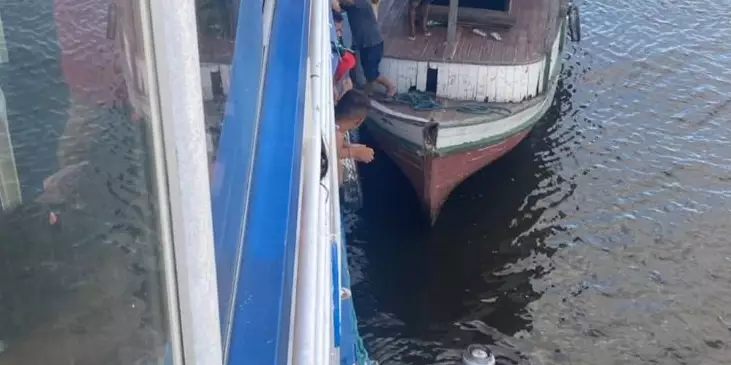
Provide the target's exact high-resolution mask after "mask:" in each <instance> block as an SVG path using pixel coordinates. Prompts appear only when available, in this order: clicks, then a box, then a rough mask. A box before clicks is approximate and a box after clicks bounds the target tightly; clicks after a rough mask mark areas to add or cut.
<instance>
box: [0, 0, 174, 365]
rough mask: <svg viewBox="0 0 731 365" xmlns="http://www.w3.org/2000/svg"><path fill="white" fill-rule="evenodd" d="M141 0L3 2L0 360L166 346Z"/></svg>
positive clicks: (118, 362)
mask: <svg viewBox="0 0 731 365" xmlns="http://www.w3.org/2000/svg"><path fill="white" fill-rule="evenodd" d="M111 2H114V3H115V4H116V7H111V6H109V4H110V3H111ZM141 3H145V2H141V1H135V0H90V1H81V2H80V1H76V0H54V1H51V0H48V1H9V2H4V3H3V6H2V26H0V29H2V31H1V32H0V35H1V36H0V40H2V41H0V51H2V52H0V56H1V55H5V54H6V53H7V54H9V55H10V57H9V58H7V57H6V58H5V61H8V62H6V63H0V85H2V95H4V98H0V158H2V164H0V174H1V175H2V179H0V184H2V186H0V191H2V192H8V191H17V192H18V194H16V196H15V198H14V199H12V204H3V206H2V208H0V257H2V258H3V263H2V265H0V363H2V364H8V365H24V364H44V365H62V364H104V365H128V364H162V363H163V361H165V357H166V356H167V355H169V354H170V353H171V352H172V351H171V350H170V346H171V345H170V344H171V343H175V341H173V340H171V336H173V335H172V333H173V332H174V330H171V322H172V321H171V320H169V319H171V318H176V317H177V314H175V311H176V308H175V307H174V306H173V307H172V308H168V306H167V305H166V303H174V301H173V302H171V300H173V299H171V296H169V295H167V293H170V292H171V289H170V283H168V282H166V280H165V279H164V278H165V277H166V276H167V277H173V276H172V274H170V273H171V272H172V271H171V267H170V265H169V264H168V260H167V259H166V257H169V256H165V254H164V253H165V252H166V248H165V247H166V244H167V243H165V241H164V240H163V239H162V238H161V237H163V235H162V234H161V232H162V230H161V227H162V224H161V221H162V218H161V217H163V213H162V212H164V211H165V209H167V207H166V205H167V204H165V199H164V197H161V196H159V194H158V193H157V191H158V187H159V186H160V184H159V183H158V182H157V181H156V179H155V178H154V176H155V175H156V171H155V169H154V168H153V164H152V161H153V153H152V147H151V142H149V141H150V140H151V139H152V138H153V133H152V131H153V128H152V127H153V125H152V123H153V119H152V118H150V116H149V114H150V113H149V106H150V100H151V99H152V98H151V96H149V95H147V93H146V90H147V88H144V87H142V88H140V87H137V86H140V85H137V82H138V81H142V84H141V85H148V84H149V80H147V75H148V74H150V72H147V71H146V70H147V69H148V67H149V63H150V60H148V59H146V57H145V53H144V52H141V48H142V47H141V46H140V44H141V43H142V42H143V41H142V39H140V36H139V34H136V33H135V30H136V29H140V28H141V26H140V24H141V23H140V18H141V17H140V16H139V13H138V12H139V11H140V9H139V8H138V6H139V4H141ZM135 85H137V86H135ZM2 151H12V152H13V155H14V158H13V159H12V160H11V159H7V158H6V157H7V155H6V153H4V152H2ZM7 196H8V195H7V194H6V195H4V196H3V199H4V203H5V202H7V201H11V199H8V198H7ZM161 202H162V203H161ZM173 328H174V327H173Z"/></svg>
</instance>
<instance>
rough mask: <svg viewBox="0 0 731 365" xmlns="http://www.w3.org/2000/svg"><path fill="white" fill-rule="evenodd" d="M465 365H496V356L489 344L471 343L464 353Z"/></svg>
mask: <svg viewBox="0 0 731 365" xmlns="http://www.w3.org/2000/svg"><path fill="white" fill-rule="evenodd" d="M462 363H463V364H464V365H495V356H493V354H492V351H490V349H489V348H488V347H487V346H483V345H469V346H468V347H467V350H465V352H464V353H463V354H462Z"/></svg>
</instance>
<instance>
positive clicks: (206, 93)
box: [201, 63, 218, 101]
mask: <svg viewBox="0 0 731 365" xmlns="http://www.w3.org/2000/svg"><path fill="white" fill-rule="evenodd" d="M217 68H218V65H213V64H210V63H202V64H201V87H202V88H203V100H204V101H205V100H213V82H212V81H211V73H212V72H213V71H214V70H215V69H217Z"/></svg>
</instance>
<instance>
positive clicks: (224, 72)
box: [221, 65, 231, 95]
mask: <svg viewBox="0 0 731 365" xmlns="http://www.w3.org/2000/svg"><path fill="white" fill-rule="evenodd" d="M221 82H222V83H223V94H224V95H228V92H229V90H230V89H231V66H229V65H221Z"/></svg>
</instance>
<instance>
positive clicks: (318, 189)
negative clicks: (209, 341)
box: [213, 0, 340, 364]
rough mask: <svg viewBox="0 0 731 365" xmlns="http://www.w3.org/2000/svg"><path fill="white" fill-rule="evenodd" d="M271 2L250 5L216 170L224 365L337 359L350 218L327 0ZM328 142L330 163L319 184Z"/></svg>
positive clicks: (242, 16) (244, 12) (241, 28)
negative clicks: (346, 219)
mask: <svg viewBox="0 0 731 365" xmlns="http://www.w3.org/2000/svg"><path fill="white" fill-rule="evenodd" d="M273 1H274V0H268V1H266V2H264V3H262V2H261V1H260V0H251V2H252V3H251V4H242V6H241V7H240V12H239V17H238V19H239V20H238V29H237V31H236V33H237V35H238V36H237V37H236V45H235V52H234V57H233V63H232V75H231V77H232V80H231V88H232V89H231V92H230V94H229V101H228V104H227V107H226V113H225V118H224V122H223V127H222V130H221V140H220V146H219V151H218V157H217V161H216V168H215V172H214V175H213V212H214V232H215V239H216V251H217V264H218V266H219V268H218V279H219V296H220V299H221V305H220V308H221V309H220V312H221V317H222V320H221V322H222V325H223V341H224V351H225V355H224V356H225V362H226V363H229V364H238V363H247V364H279V363H286V362H288V361H291V362H292V363H293V364H327V363H334V362H332V360H335V362H337V358H333V356H334V355H335V352H334V351H333V350H334V339H333V337H334V332H335V331H334V318H333V303H338V302H339V301H334V300H333V298H334V294H333V288H334V286H333V279H332V278H333V271H334V270H333V268H337V271H336V272H339V265H340V263H339V261H336V262H333V261H332V260H333V257H334V256H336V255H333V254H332V252H334V251H335V250H333V245H337V246H336V247H338V248H339V247H340V246H339V241H340V240H339V237H340V236H339V231H340V226H339V223H340V221H339V199H338V188H337V187H338V185H337V176H336V175H335V174H334V173H333V171H337V170H336V167H335V166H336V164H335V162H334V161H336V157H335V156H334V154H333V151H334V150H335V148H334V116H333V112H332V109H333V105H332V103H333V97H332V81H331V76H330V73H331V66H330V64H329V62H327V63H326V62H324V60H328V61H329V60H330V58H329V57H330V54H331V53H330V48H329V41H328V40H329V33H328V32H327V30H328V29H329V22H328V20H327V16H328V12H327V9H328V8H327V6H328V3H327V2H324V1H322V0H313V1H300V0H276V4H275V3H274V2H273ZM262 8H263V16H262V13H258V12H252V11H251V9H262ZM257 61H258V62H257ZM258 90H261V94H256V93H258V92H259V91H258ZM323 140H324V141H325V145H326V151H327V152H328V154H329V155H330V156H329V158H328V160H329V161H332V162H331V163H330V165H331V166H330V168H329V170H331V172H329V173H328V174H327V176H326V177H325V179H323V180H322V181H321V180H320V171H321V169H320V160H321V159H320V153H321V146H322V141H323ZM336 277H339V274H338V275H336Z"/></svg>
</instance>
